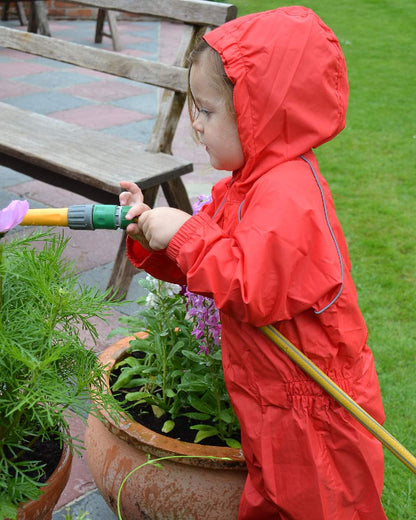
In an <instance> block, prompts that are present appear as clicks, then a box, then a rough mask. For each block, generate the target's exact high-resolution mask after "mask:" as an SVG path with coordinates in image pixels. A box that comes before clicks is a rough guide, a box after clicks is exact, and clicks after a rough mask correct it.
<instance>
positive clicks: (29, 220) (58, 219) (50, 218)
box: [20, 208, 68, 226]
mask: <svg viewBox="0 0 416 520" xmlns="http://www.w3.org/2000/svg"><path fill="white" fill-rule="evenodd" d="M20 225H21V226H68V208H42V209H29V210H28V211H27V213H26V215H25V216H24V218H23V220H22V222H21V223H20Z"/></svg>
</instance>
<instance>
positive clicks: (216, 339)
mask: <svg viewBox="0 0 416 520" xmlns="http://www.w3.org/2000/svg"><path fill="white" fill-rule="evenodd" d="M184 295H185V297H186V310H187V313H188V316H189V318H190V319H191V321H192V323H193V325H194V328H193V330H192V332H191V334H192V335H193V336H195V338H196V339H197V340H198V341H199V352H198V353H199V354H205V355H208V354H210V353H211V352H212V351H213V349H214V347H215V346H219V344H220V342H221V323H220V316H219V312H218V309H217V307H216V305H215V303H214V300H212V299H211V298H206V297H205V296H201V295H199V294H195V293H192V292H190V291H189V290H188V289H186V291H185V294H184Z"/></svg>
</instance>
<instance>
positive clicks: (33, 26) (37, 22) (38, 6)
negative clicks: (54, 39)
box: [27, 0, 51, 36]
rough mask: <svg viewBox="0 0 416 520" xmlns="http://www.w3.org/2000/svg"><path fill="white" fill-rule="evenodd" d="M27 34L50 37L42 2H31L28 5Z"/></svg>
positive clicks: (35, 0)
mask: <svg viewBox="0 0 416 520" xmlns="http://www.w3.org/2000/svg"><path fill="white" fill-rule="evenodd" d="M27 30H28V32H33V33H37V32H39V34H43V35H44V36H51V31H50V29H49V22H48V17H47V14H46V8H45V5H44V3H43V1H42V0H33V1H32V2H31V3H30V13H29V24H28V27H27Z"/></svg>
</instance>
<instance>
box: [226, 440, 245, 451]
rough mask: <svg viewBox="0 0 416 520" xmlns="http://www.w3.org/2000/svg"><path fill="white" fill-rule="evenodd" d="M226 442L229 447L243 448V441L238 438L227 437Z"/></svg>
mask: <svg viewBox="0 0 416 520" xmlns="http://www.w3.org/2000/svg"><path fill="white" fill-rule="evenodd" d="M225 442H226V444H227V446H228V447H229V448H237V449H239V448H241V442H239V441H237V440H236V439H230V438H227V439H225Z"/></svg>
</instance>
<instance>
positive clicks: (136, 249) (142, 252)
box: [127, 237, 186, 285]
mask: <svg viewBox="0 0 416 520" xmlns="http://www.w3.org/2000/svg"><path fill="white" fill-rule="evenodd" d="M127 257H128V259H129V260H130V262H131V263H132V264H133V265H134V266H135V267H137V268H138V269H143V270H144V271H146V272H147V273H149V274H150V275H152V276H154V277H155V278H158V279H159V280H164V281H166V282H171V283H176V284H179V285H185V284H186V277H185V275H184V273H183V272H182V271H181V269H180V268H179V267H178V265H177V264H176V262H174V261H173V260H171V259H170V258H169V257H167V256H166V254H165V251H157V252H156V251H154V252H152V251H148V250H147V249H145V248H144V247H142V246H141V244H140V243H139V242H137V241H136V240H133V239H132V238H130V237H127Z"/></svg>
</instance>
